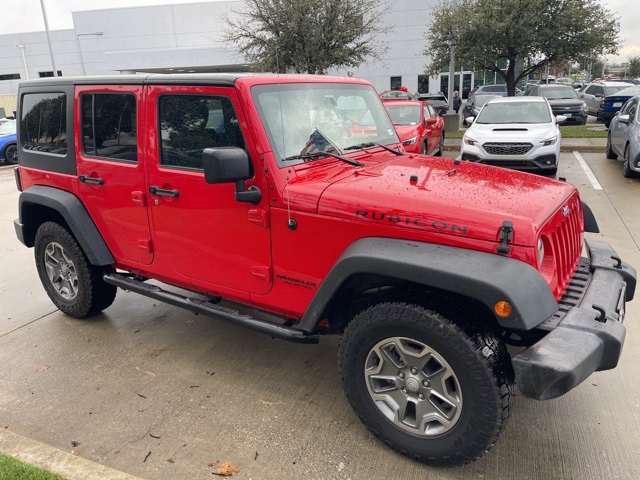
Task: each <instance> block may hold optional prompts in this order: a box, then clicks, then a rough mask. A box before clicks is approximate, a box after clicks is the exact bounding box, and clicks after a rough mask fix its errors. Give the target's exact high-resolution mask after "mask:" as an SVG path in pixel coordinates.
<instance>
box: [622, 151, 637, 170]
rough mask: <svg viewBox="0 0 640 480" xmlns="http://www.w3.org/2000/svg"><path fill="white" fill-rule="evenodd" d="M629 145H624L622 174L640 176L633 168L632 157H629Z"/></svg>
mask: <svg viewBox="0 0 640 480" xmlns="http://www.w3.org/2000/svg"><path fill="white" fill-rule="evenodd" d="M630 155H631V154H630V153H629V145H627V146H626V147H624V162H623V163H622V175H624V176H625V177H626V178H638V172H636V171H635V170H633V169H632V168H631V163H630V162H631V159H630V158H629V156H630Z"/></svg>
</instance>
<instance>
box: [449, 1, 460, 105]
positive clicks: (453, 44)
mask: <svg viewBox="0 0 640 480" xmlns="http://www.w3.org/2000/svg"><path fill="white" fill-rule="evenodd" d="M456 8H458V2H457V0H451V9H452V10H453V15H452V18H453V19H454V22H453V25H452V27H451V42H450V43H449V54H450V60H449V91H448V92H447V93H448V96H449V110H447V113H449V114H455V113H456V111H455V110H454V108H453V89H454V88H455V87H454V76H455V72H456V68H455V63H456V44H457V42H456V24H455V11H456Z"/></svg>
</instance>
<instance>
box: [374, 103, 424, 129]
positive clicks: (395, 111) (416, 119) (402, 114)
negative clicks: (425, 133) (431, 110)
mask: <svg viewBox="0 0 640 480" xmlns="http://www.w3.org/2000/svg"><path fill="white" fill-rule="evenodd" d="M385 108H386V109H387V112H389V117H391V121H392V122H393V124H394V125H417V124H419V123H420V105H393V106H391V105H385ZM368 118H369V117H367V119H368Z"/></svg>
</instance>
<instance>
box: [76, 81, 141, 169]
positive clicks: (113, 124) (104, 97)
mask: <svg viewBox="0 0 640 480" xmlns="http://www.w3.org/2000/svg"><path fill="white" fill-rule="evenodd" d="M81 102H82V151H83V152H84V154H85V155H87V156H92V157H100V158H106V159H109V160H120V161H131V162H137V161H138V137H137V131H136V130H137V128H136V127H137V122H136V119H137V112H136V97H135V96H134V95H131V94H126V93H89V94H83V95H82V96H81Z"/></svg>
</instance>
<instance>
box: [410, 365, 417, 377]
mask: <svg viewBox="0 0 640 480" xmlns="http://www.w3.org/2000/svg"><path fill="white" fill-rule="evenodd" d="M411 373H413V374H414V375H415V374H416V373H418V369H417V368H416V367H413V368H412V369H411Z"/></svg>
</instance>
